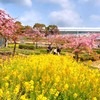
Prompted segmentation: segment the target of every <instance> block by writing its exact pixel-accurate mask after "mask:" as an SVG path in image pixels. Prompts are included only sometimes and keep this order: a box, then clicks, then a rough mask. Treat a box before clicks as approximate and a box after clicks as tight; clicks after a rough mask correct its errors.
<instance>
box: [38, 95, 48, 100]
mask: <svg viewBox="0 0 100 100" xmlns="http://www.w3.org/2000/svg"><path fill="white" fill-rule="evenodd" d="M36 100H48V99H47V98H46V97H45V96H44V95H43V94H40V95H38V96H37V99H36Z"/></svg>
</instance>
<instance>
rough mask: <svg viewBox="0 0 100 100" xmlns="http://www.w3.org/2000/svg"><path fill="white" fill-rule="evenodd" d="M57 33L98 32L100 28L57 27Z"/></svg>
mask: <svg viewBox="0 0 100 100" xmlns="http://www.w3.org/2000/svg"><path fill="white" fill-rule="evenodd" d="M58 29H59V31H84V32H100V27H58Z"/></svg>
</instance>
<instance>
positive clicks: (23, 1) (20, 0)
mask: <svg viewBox="0 0 100 100" xmlns="http://www.w3.org/2000/svg"><path fill="white" fill-rule="evenodd" d="M0 3H3V4H9V3H12V4H18V5H24V6H28V7H31V6H32V0H0Z"/></svg>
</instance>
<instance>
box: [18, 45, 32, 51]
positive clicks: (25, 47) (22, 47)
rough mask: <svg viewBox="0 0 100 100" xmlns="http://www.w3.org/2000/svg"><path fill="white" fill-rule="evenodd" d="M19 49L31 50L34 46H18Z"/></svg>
mask: <svg viewBox="0 0 100 100" xmlns="http://www.w3.org/2000/svg"><path fill="white" fill-rule="evenodd" d="M19 49H30V50H33V49H34V45H33V44H19Z"/></svg>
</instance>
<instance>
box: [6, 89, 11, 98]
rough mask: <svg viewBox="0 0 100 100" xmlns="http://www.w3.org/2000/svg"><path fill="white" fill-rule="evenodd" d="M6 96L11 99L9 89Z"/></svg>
mask: <svg viewBox="0 0 100 100" xmlns="http://www.w3.org/2000/svg"><path fill="white" fill-rule="evenodd" d="M6 97H7V98H9V99H10V92H9V91H7V92H6ZM7 100H8V99H7Z"/></svg>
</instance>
